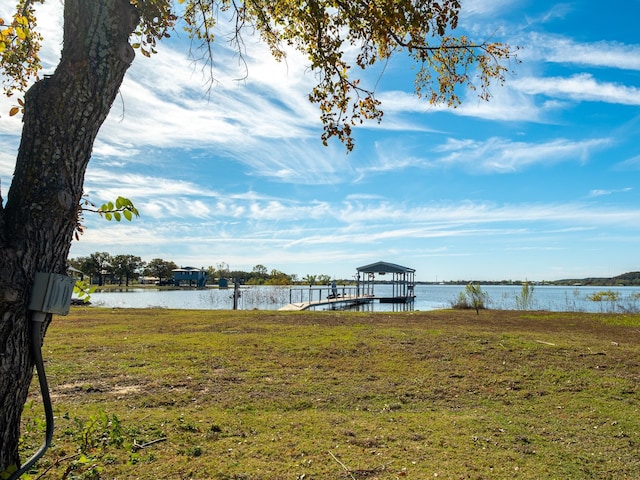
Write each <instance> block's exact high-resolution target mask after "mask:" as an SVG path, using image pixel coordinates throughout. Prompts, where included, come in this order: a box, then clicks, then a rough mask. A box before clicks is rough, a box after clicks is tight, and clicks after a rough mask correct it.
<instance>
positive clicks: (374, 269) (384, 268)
mask: <svg viewBox="0 0 640 480" xmlns="http://www.w3.org/2000/svg"><path fill="white" fill-rule="evenodd" d="M356 270H357V271H358V272H364V273H414V272H415V269H413V268H409V267H403V266H402V265H397V264H395V263H389V262H376V263H372V264H370V265H365V266H363V267H358V268H357V269H356Z"/></svg>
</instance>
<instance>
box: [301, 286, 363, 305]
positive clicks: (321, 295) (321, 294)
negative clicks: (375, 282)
mask: <svg viewBox="0 0 640 480" xmlns="http://www.w3.org/2000/svg"><path fill="white" fill-rule="evenodd" d="M357 294H358V288H357V287H345V286H339V287H330V286H327V287H306V288H305V287H300V288H291V289H289V303H313V302H321V301H323V300H327V299H338V298H349V297H356V296H357Z"/></svg>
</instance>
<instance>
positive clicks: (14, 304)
mask: <svg viewBox="0 0 640 480" xmlns="http://www.w3.org/2000/svg"><path fill="white" fill-rule="evenodd" d="M137 23H138V16H137V13H136V10H135V8H134V7H133V6H131V4H130V3H129V1H128V0H91V1H87V0H66V1H65V5H64V45H63V49H62V56H61V60H60V64H59V65H58V67H57V69H56V71H55V73H54V74H53V75H50V76H45V78H44V79H42V80H40V81H38V82H37V83H36V84H34V85H33V86H32V87H31V88H30V89H29V91H28V92H27V93H26V95H25V111H24V119H23V122H24V125H23V131H22V139H21V143H20V148H19V151H18V157H17V161H16V168H15V173H14V177H13V181H12V184H11V188H10V191H9V194H8V197H7V203H6V206H5V207H4V208H3V207H2V202H1V201H0V406H1V407H0V408H1V414H0V473H2V472H4V471H6V470H7V468H8V467H10V466H11V465H19V456H18V439H19V437H20V416H21V413H22V408H23V405H24V403H25V401H26V398H27V393H28V389H29V385H30V382H31V378H32V371H33V359H32V358H31V355H30V353H29V333H28V322H29V312H28V310H27V305H28V301H29V296H30V292H31V287H32V283H33V278H34V276H35V273H36V272H37V271H43V272H55V273H66V270H67V264H66V261H67V255H68V253H69V247H70V245H71V240H72V237H73V232H74V229H75V226H76V220H77V211H78V208H79V207H78V205H79V202H80V199H81V196H82V192H83V182H84V174H85V170H86V167H87V164H88V162H89V158H90V156H91V150H92V148H93V142H94V140H95V137H96V135H97V133H98V130H99V128H100V126H101V125H102V123H103V122H104V120H105V118H106V117H107V114H108V113H109V110H110V108H111V105H112V103H113V101H114V99H115V97H116V95H117V92H118V89H119V87H120V85H121V83H122V79H123V77H124V74H125V72H126V70H127V68H128V67H129V65H130V64H131V61H132V60H133V56H134V54H133V49H132V48H131V46H130V45H129V36H130V34H131V33H132V31H133V29H134V28H135V27H136V25H137ZM47 324H48V322H45V328H46V325H47Z"/></svg>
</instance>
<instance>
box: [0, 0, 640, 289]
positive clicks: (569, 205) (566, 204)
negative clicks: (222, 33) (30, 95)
mask: <svg viewBox="0 0 640 480" xmlns="http://www.w3.org/2000/svg"><path fill="white" fill-rule="evenodd" d="M6 8H9V5H7V6H3V7H0V10H4V9H6ZM463 8H464V9H465V10H464V14H463V16H462V18H461V22H460V29H459V32H460V33H468V34H469V35H471V36H472V37H474V38H476V39H480V40H484V39H489V38H490V39H492V40H496V41H504V42H507V43H509V44H510V45H513V46H515V45H519V46H521V47H522V49H521V50H520V52H519V53H518V58H519V59H520V61H521V62H520V63H515V62H514V63H511V64H510V65H509V66H510V68H511V70H512V73H511V74H509V75H508V77H507V82H506V85H505V86H504V87H500V86H494V87H492V94H493V98H492V100H491V102H489V103H484V102H482V101H480V100H479V99H477V97H475V96H474V94H473V93H469V94H468V95H467V94H465V98H464V101H463V104H462V106H460V107H459V108H457V109H455V110H451V109H446V108H444V107H433V106H430V105H428V104H427V103H425V102H424V101H421V100H419V99H417V98H416V97H415V96H413V95H412V88H413V77H412V74H411V73H412V72H411V70H410V69H409V64H408V63H407V62H406V61H405V60H404V59H402V58H398V59H395V60H393V61H392V62H391V63H390V64H389V66H388V67H387V69H386V71H385V73H384V76H383V77H382V78H381V79H378V73H379V72H378V71H372V72H371V73H370V74H367V75H366V76H365V77H364V82H365V83H366V82H369V84H370V85H372V84H373V83H374V82H376V81H378V82H379V83H378V86H377V97H378V98H379V99H380V100H382V103H383V110H384V112H385V115H384V119H383V122H382V124H380V125H377V124H365V125H364V126H363V127H359V128H358V129H357V130H356V131H355V139H356V148H355V150H354V152H352V153H351V154H346V151H345V149H344V147H343V146H342V145H340V144H338V143H337V142H334V143H331V144H330V145H329V147H323V146H322V143H321V141H320V134H321V132H322V128H321V125H320V123H319V112H318V110H317V108H316V107H315V106H314V105H311V104H309V103H308V102H307V100H306V98H307V94H308V92H309V90H310V88H311V87H312V85H313V75H312V74H310V73H309V72H308V71H307V69H306V62H305V59H304V58H303V57H302V56H300V55H298V54H292V55H290V56H289V58H288V59H287V62H286V63H284V64H278V63H276V62H274V61H273V60H271V58H270V56H269V54H268V51H267V50H266V49H265V48H264V47H263V46H260V45H259V44H258V43H257V41H256V40H255V39H252V38H247V39H246V40H247V42H248V52H247V63H248V77H247V78H246V79H245V80H243V81H238V80H237V79H238V78H239V77H240V76H242V74H243V73H244V71H243V68H242V66H241V65H240V64H239V62H238V59H237V58H236V57H234V56H233V53H232V52H231V51H229V50H228V49H227V45H226V44H225V43H224V42H221V43H220V44H219V49H218V50H216V60H215V66H214V69H215V73H214V76H215V80H216V82H215V84H214V85H213V88H212V89H211V91H210V97H209V99H207V98H206V89H207V85H206V72H204V73H203V72H202V70H201V66H199V65H197V64H194V62H193V61H192V59H190V58H189V56H188V53H189V52H188V40H187V39H186V38H183V37H184V36H183V35H179V36H177V35H174V38H172V40H171V41H169V42H166V43H164V44H162V45H161V47H160V48H159V52H160V53H159V54H158V55H156V56H154V57H152V58H151V59H147V58H145V57H142V56H141V55H138V56H137V57H136V60H135V62H134V64H133V65H132V67H131V69H130V70H129V72H128V74H127V77H126V79H125V82H124V84H123V86H122V89H121V96H120V97H119V98H118V99H117V100H116V102H115V103H114V106H113V108H112V112H111V115H110V117H109V119H108V120H107V122H106V123H105V124H104V126H103V128H102V130H101V132H100V134H99V137H98V140H97V141H96V144H95V148H94V154H93V158H92V161H91V164H90V166H89V169H88V171H87V175H86V184H85V189H86V192H87V193H88V194H89V198H90V199H91V200H92V201H94V202H95V203H97V204H100V203H102V202H103V201H105V200H110V199H111V200H113V199H115V197H117V196H118V195H123V196H125V197H128V198H130V199H131V200H132V201H133V202H134V204H135V205H136V206H137V207H138V209H139V210H140V212H141V217H140V218H139V219H136V220H134V221H133V222H132V223H128V222H125V223H123V224H115V223H109V222H105V221H104V220H100V219H99V218H95V217H92V216H90V215H87V218H86V224H87V227H88V228H87V232H86V233H85V235H83V236H82V237H81V240H80V241H79V242H74V244H73V246H72V249H71V256H72V257H75V256H83V255H88V254H90V253H92V252H95V251H107V252H109V253H111V254H114V255H115V254H121V253H128V254H134V255H139V256H141V257H142V258H143V259H144V260H147V261H148V260H151V259H152V258H156V257H160V258H164V259H166V260H173V261H175V262H176V263H177V264H179V265H182V266H187V265H188V266H195V267H201V266H204V267H206V266H209V265H217V264H219V263H222V262H224V263H227V264H228V265H229V267H230V268H231V269H234V270H235V269H243V270H251V269H252V268H253V266H255V265H257V264H262V265H265V266H266V267H267V269H268V270H271V269H277V270H280V271H284V272H287V273H291V274H297V275H299V276H300V277H303V276H305V275H307V274H327V275H331V276H333V277H337V278H350V277H352V276H353V275H354V273H355V269H356V267H358V266H361V265H366V264H368V263H372V262H375V261H378V260H384V261H389V262H394V263H399V264H401V265H406V266H409V267H412V268H415V269H416V270H417V273H416V275H417V278H418V279H419V280H425V281H434V280H438V281H446V280H458V279H466V280H473V279H476V280H479V279H488V280H500V279H514V280H516V279H529V280H554V279H560V278H577V277H584V276H613V275H617V274H620V273H624V272H627V271H637V270H640V253H639V252H640V249H639V248H638V245H639V243H640V190H639V189H640V185H638V180H640V146H639V144H638V138H640V108H639V107H640V35H639V34H638V33H637V27H636V23H637V20H636V19H637V18H638V15H639V14H640V0H629V1H627V2H625V9H622V8H605V7H603V4H602V2H596V1H592V0H580V1H574V2H566V3H555V2H540V1H528V0H510V1H507V0H467V1H466V2H463ZM59 9H60V5H59V2H51V1H50V2H49V3H48V4H45V5H44V6H43V7H41V10H42V14H41V15H40V24H41V26H42V27H43V30H44V33H45V35H46V42H47V43H46V45H45V50H44V52H43V57H44V63H45V70H48V71H51V70H52V69H53V68H54V66H55V62H56V61H57V59H58V58H59V48H60V37H61V32H60V31H59V28H58V26H59V21H58V20H57V19H58V18H59V11H58V10H59ZM0 14H2V15H4V11H2V12H0ZM2 15H0V16H2ZM178 37H180V38H178ZM45 73H46V72H45ZM0 108H1V111H2V112H7V111H8V109H9V102H8V101H7V100H5V99H2V100H1V101H0ZM19 134H20V120H19V119H17V118H9V117H8V116H7V115H6V114H2V117H1V118H0V178H1V180H2V188H3V192H4V195H3V196H6V189H7V188H8V185H9V183H10V180H11V175H12V172H13V166H14V160H15V152H16V150H17V146H18V143H19Z"/></svg>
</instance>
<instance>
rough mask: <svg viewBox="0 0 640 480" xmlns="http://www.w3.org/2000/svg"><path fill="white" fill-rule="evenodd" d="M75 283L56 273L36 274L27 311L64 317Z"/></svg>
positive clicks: (69, 278) (67, 311)
mask: <svg viewBox="0 0 640 480" xmlns="http://www.w3.org/2000/svg"><path fill="white" fill-rule="evenodd" d="M75 283H76V281H75V280H74V279H73V278H71V277H67V276H66V275H60V274H58V273H43V272H38V273H36V278H35V280H34V282H33V290H32V291H31V299H30V300H29V310H34V311H36V312H45V313H56V314H58V315H66V314H67V313H69V306H70V305H71V295H72V294H73V286H74V285H75Z"/></svg>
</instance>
